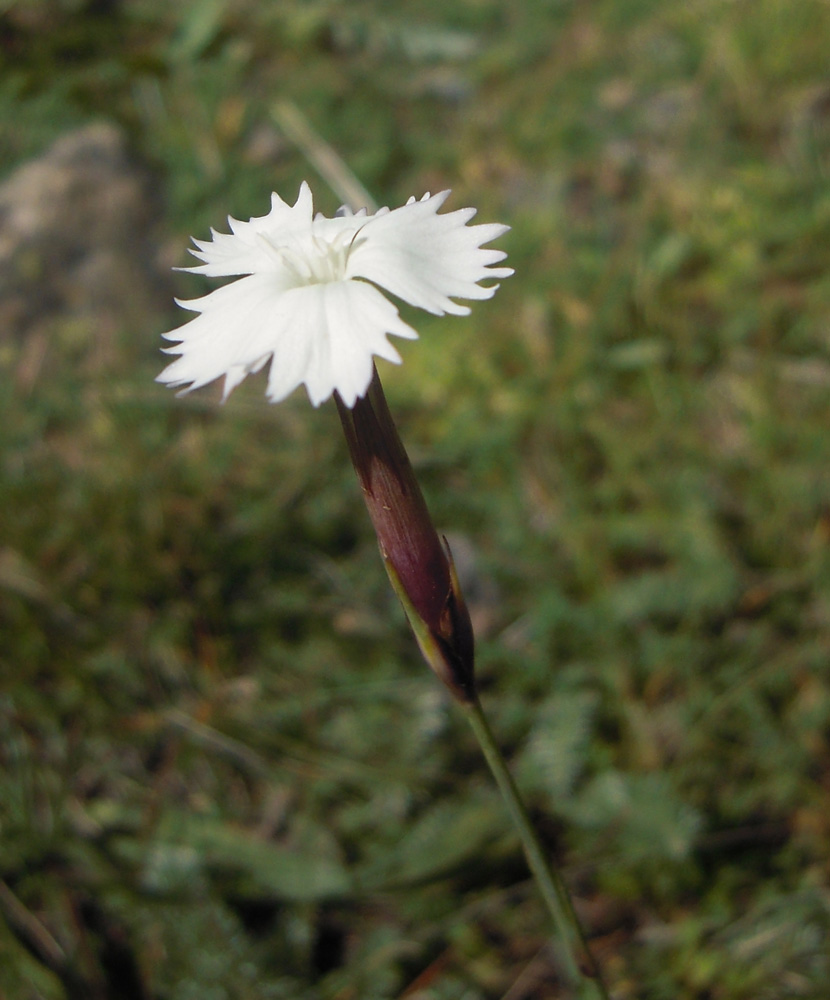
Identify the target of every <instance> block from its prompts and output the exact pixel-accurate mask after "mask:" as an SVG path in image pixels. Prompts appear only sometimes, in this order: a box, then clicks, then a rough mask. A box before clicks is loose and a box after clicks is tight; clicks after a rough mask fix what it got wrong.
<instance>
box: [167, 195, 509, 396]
mask: <svg viewBox="0 0 830 1000" xmlns="http://www.w3.org/2000/svg"><path fill="white" fill-rule="evenodd" d="M448 195H449V191H442V192H441V193H439V194H435V195H430V194H425V195H424V196H423V198H421V199H420V201H416V200H415V199H414V198H410V200H409V201H408V202H407V203H406V204H405V205H403V206H401V207H400V208H396V209H393V210H390V209H388V208H382V209H380V210H378V211H377V212H375V213H374V214H372V215H370V214H368V213H367V212H366V211H365V210H363V211H360V212H352V211H350V210H349V209H348V208H345V207H344V208H341V209H340V210H339V211H338V213H337V214H336V215H335V216H334V218H331V219H329V218H326V217H325V216H323V215H320V214H318V215H316V216H315V215H313V208H312V198H311V191H310V189H309V187H308V185H307V184H306V183H305V182H303V184H302V185H301V187H300V193H299V196H298V197H297V201H296V203H295V204H294V205H288V204H287V203H286V202H284V201H283V200H282V199H281V198H280V197H279V195H277V194H273V195H272V196H271V211H270V212H269V213H268V214H267V215H264V216H261V217H259V218H252V219H250V220H249V221H248V222H240V221H238V220H236V219H232V218H229V219H228V223H229V225H230V228H231V233H230V234H225V233H218V232H216V231H215V230H211V239H210V240H196V239H194V240H193V243H194V244H195V246H196V249H195V250H191V251H190V252H191V253H192V254H193V255H194V256H195V257H197V258H198V259H199V260H201V261H202V263H201V264H198V265H196V266H194V267H190V268H182V270H187V271H192V272H195V273H197V274H204V275H207V276H208V277H212V278H216V277H236V278H237V280H236V281H232V282H230V283H229V284H226V285H224V286H223V287H221V288H218V289H216V290H215V291H212V292H210V293H209V294H207V295H204V296H202V297H201V298H198V299H193V300H189V301H184V302H182V301H179V302H178V304H179V305H180V306H182V308H184V309H190V310H192V311H193V312H196V313H198V315H197V316H196V317H195V318H194V319H192V320H190V321H189V322H188V323H185V324H184V326H181V327H179V328H178V329H176V330H172V331H170V332H169V333H165V334H164V337H165V338H166V339H168V340H174V341H178V343H176V344H175V345H174V346H172V347H168V348H166V351H167V353H169V354H176V355H179V357H177V358H176V360H175V361H173V362H172V364H170V365H168V366H167V368H165V369H164V371H163V372H162V373H161V374H160V375H159V376H158V381H159V382H164V383H165V384H167V385H171V386H183V387H184V391H185V392H189V391H191V390H193V389H198V388H199V387H200V386H203V385H207V383H209V382H212V381H214V379H217V378H220V377H222V376H224V378H225V385H224V398H227V396H228V394H229V393H230V392H231V391H232V390H233V389H234V388H235V387H236V386H237V385H239V383H240V382H241V381H242V380H243V379H244V378H245V376H246V375H248V374H250V373H252V372H257V371H259V370H260V369H262V368H263V367H264V366H265V365H266V364H267V363H268V362H269V361H270V363H271V367H270V370H269V375H268V388H267V395H268V398H269V399H270V400H271V401H272V402H275V403H276V402H279V401H280V400H282V399H285V397H286V396H288V395H289V394H290V393H291V392H293V391H294V389H296V388H297V387H298V386H299V385H303V384H304V385H305V387H306V389H307V391H308V395H309V398H310V399H311V402H312V403H313V404H314V405H315V406H318V405H319V404H320V403H322V402H324V401H325V400H326V399H328V398H329V397H330V396H331V395H332V393H334V392H336V393H338V394H339V396H340V398H341V400H342V401H343V403H344V404H345V405H346V406H347V407H349V408H351V407H353V406H354V404H355V401H356V400H357V399H359V398H361V397H363V396H365V394H366V392H367V390H368V388H369V384H370V382H371V381H372V376H373V365H374V363H373V357H375V356H377V357H380V358H384V359H385V360H386V361H392V362H395V363H399V362H400V360H401V359H400V356H399V354H398V352H397V351H396V350H395V348H394V347H393V346H392V344H391V343H390V342H389V340H388V339H387V336H388V335H389V334H392V335H394V336H397V337H404V338H406V339H410V340H411V339H415V338H417V336H418V334H417V333H416V332H415V330H413V328H412V327H411V326H409V324H407V323H405V322H404V321H403V320H402V319H401V317H400V314H399V313H398V310H397V308H396V307H395V306H394V305H393V304H392V303H391V302H390V301H389V299H388V298H387V297H386V296H385V295H384V294H383V293H382V292H381V291H380V289H383V290H385V291H386V292H389V293H391V294H392V295H394V296H396V297H397V298H399V299H402V300H403V301H404V302H407V303H409V305H412V306H417V307H419V308H421V309H425V310H426V311H427V312H430V313H433V314H434V315H436V316H442V315H444V314H445V313H452V314H455V315H465V314H467V313H469V311H470V310H469V308H468V307H467V306H464V305H459V304H458V303H457V302H456V301H454V300H455V299H459V298H460V299H489V298H490V297H491V296H492V295H493V294H494V292H495V290H496V288H497V287H498V285H491V286H489V287H482V286H481V285H480V284H479V282H480V281H482V280H484V279H488V278H504V277H507V276H508V275H510V274H512V273H513V271H512V269H511V268H508V267H494V266H493V265H494V264H497V263H498V262H499V261H501V260H504V258H505V256H506V255H505V254H504V253H503V252H502V251H501V250H493V249H484V248H483V244H485V243H489V242H491V241H492V240H494V239H497V238H498V237H499V236H501V235H503V234H504V233H505V232H506V231H507V229H508V227H507V226H502V225H497V224H489V225H475V226H469V225H467V223H468V222H469V221H470V219H472V217H473V216H474V215H475V209H474V208H462V209H458V210H456V211H453V212H447V213H445V214H443V215H439V214H438V209H439V208H440V207H441V206H442V205H443V204H444V202H445V201H446V199H447V197H448Z"/></svg>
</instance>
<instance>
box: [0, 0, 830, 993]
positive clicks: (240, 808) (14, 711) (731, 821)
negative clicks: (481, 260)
mask: <svg viewBox="0 0 830 1000" xmlns="http://www.w3.org/2000/svg"><path fill="white" fill-rule="evenodd" d="M0 30H1V31H2V37H3V40H4V46H3V60H4V63H3V72H2V76H0V111H2V113H0V150H2V156H3V162H4V164H5V165H6V171H7V172H10V171H11V170H12V169H13V167H14V166H15V165H16V164H18V163H21V162H23V161H25V160H26V159H27V158H28V157H31V156H33V155H36V154H38V153H40V152H41V151H43V150H44V149H45V148H46V146H47V145H48V144H49V142H50V141H51V140H52V139H54V138H55V137H57V136H58V135H60V134H62V133H63V132H64V131H65V130H67V129H70V128H73V127H76V126H78V125H79V124H82V123H84V122H86V121H89V120H90V119H98V118H102V117H104V118H108V119H113V120H115V121H117V122H118V123H119V124H120V125H121V126H122V127H124V128H125V129H126V130H127V132H128V134H129V136H130V140H131V143H132V145H133V148H134V150H135V152H136V155H138V156H140V157H141V158H142V159H143V160H144V161H145V162H147V163H148V164H149V165H150V166H151V167H152V169H153V170H154V172H155V176H156V177H157V179H158V187H159V188H160V190H161V191H162V193H163V212H162V213H161V214H160V217H159V219H158V234H159V238H160V239H162V240H163V241H164V244H165V246H167V247H169V248H170V250H169V251H168V255H169V256H170V257H171V260H174V261H175V262H181V261H183V259H184V247H185V244H186V240H187V237H188V236H189V235H190V234H194V235H197V236H204V235H205V234H206V232H207V229H208V227H209V226H210V225H215V226H217V227H220V226H221V224H222V220H223V219H224V217H225V215H227V214H228V213H231V214H233V215H235V216H237V217H247V216H249V215H251V214H261V213H262V212H263V211H265V209H266V207H267V197H268V194H269V192H270V191H271V190H272V189H277V190H279V191H280V192H281V193H282V194H283V195H284V196H286V197H290V196H293V194H294V193H295V191H296V189H297V187H298V185H299V182H300V180H301V179H302V178H303V177H308V178H309V180H311V181H312V182H313V187H314V189H315V194H316V198H317V202H318V204H319V207H320V208H321V209H322V210H325V211H330V210H332V209H333V208H336V207H337V199H336V197H335V196H334V194H333V193H331V192H330V191H328V190H327V189H326V188H325V186H324V185H323V184H322V183H321V182H320V181H319V180H318V179H317V178H315V177H314V176H313V175H312V173H311V170H310V168H309V165H308V164H307V162H306V161H305V159H304V157H303V155H302V153H301V152H300V151H298V150H297V149H296V148H294V147H293V146H292V145H291V144H290V143H289V142H288V141H287V140H286V139H285V138H284V137H283V136H282V134H281V132H280V131H279V129H278V127H277V126H276V125H275V123H274V118H273V114H272V111H273V107H274V104H275V102H276V101H277V100H285V99H288V100H291V101H293V102H294V104H295V105H296V106H297V107H299V108H300V109H301V110H302V112H303V113H304V114H305V116H306V117H307V118H308V119H309V121H310V122H311V123H312V124H313V125H314V127H315V128H316V129H317V130H318V132H319V133H320V134H321V135H322V136H323V137H324V138H325V139H326V140H327V141H328V142H329V143H331V144H332V145H333V146H334V148H336V149H337V151H338V152H339V154H340V155H341V156H342V157H343V160H344V162H345V163H347V164H348V165H349V167H350V168H351V169H353V170H354V171H355V173H356V174H357V176H358V177H359V178H360V180H361V181H362V182H363V183H364V184H365V185H366V187H367V188H368V189H369V190H370V191H371V192H372V193H373V194H374V196H375V197H376V198H377V200H378V201H379V202H380V203H382V204H398V203H400V202H401V201H403V200H405V198H407V197H408V196H409V195H410V194H413V193H415V194H418V195H420V194H421V193H422V192H423V191H424V190H439V189H441V188H444V187H452V188H453V189H454V191H453V196H452V200H451V207H461V206H462V205H465V204H475V205H478V206H479V208H480V217H481V219H482V221H493V220H497V221H504V222H509V223H510V224H511V225H512V227H513V229H512V231H511V233H510V234H509V236H508V237H506V238H505V239H504V241H503V244H504V246H505V248H506V249H507V250H508V251H509V252H510V263H511V264H512V265H513V266H514V267H515V268H516V272H517V273H516V276H515V277H514V278H512V279H511V280H510V281H508V282H506V283H505V285H504V287H503V288H502V289H501V290H500V292H499V294H498V295H497V296H496V298H495V299H494V300H493V301H492V302H491V303H488V304H487V305H486V306H480V307H477V308H476V309H475V310H474V315H473V317H472V319H469V320H456V319H452V318H447V319H442V320H433V319H429V318H422V317H417V319H413V322H415V324H416V325H417V327H418V329H419V330H420V332H421V334H422V337H421V340H420V341H419V342H418V343H417V344H415V345H405V346H404V352H403V353H404V355H405V364H404V366H403V367H402V368H401V369H400V370H397V369H389V368H388V367H387V368H386V369H385V370H384V371H383V372H382V375H383V377H384V382H385V387H386V391H387V394H388V395H389V397H390V403H391V405H392V407H393V410H394V411H395V412H396V414H397V415H398V417H399V423H400V428H401V432H402V436H403V437H404V440H405V441H406V442H407V444H408V446H409V447H410V451H411V454H412V456H413V460H414V461H415V464H416V467H417V469H418V472H419V474H420V475H421V476H422V480H423V484H424V488H425V491H426V493H427V495H428V499H429V501H430V503H431V506H432V509H433V512H434V514H435V517H436V520H437V522H438V523H439V525H440V526H441V527H442V528H446V530H448V531H450V532H455V533H456V534H458V535H460V536H461V539H462V542H463V543H466V545H467V548H469V550H470V552H471V553H472V554H473V555H474V560H473V558H472V557H471V559H470V563H471V565H470V566H469V568H468V575H469V577H470V581H469V583H468V584H467V587H468V590H469V592H470V594H471V596H472V601H471V603H472V605H473V613H474V616H475V617H476V619H477V621H478V622H479V633H480V643H479V648H480V653H479V661H480V666H479V672H480V676H481V682H482V687H483V690H484V695H483V697H484V701H485V704H486V706H487V709H488V712H489V713H490V715H491V717H492V720H493V724H494V728H495V729H496V731H497V733H498V735H499V737H500V739H501V741H502V743H503V745H504V747H505V749H506V751H507V752H508V754H509V755H510V758H511V760H512V762H513V765H514V768H515V771H516V774H517V776H518V777H519V780H520V783H521V785H522V788H523V789H524V791H525V792H526V794H527V796H528V798H529V800H530V804H531V808H532V811H533V812H534V815H535V817H536V818H537V820H538V822H539V823H541V824H542V829H543V832H544V835H545V838H546V842H547V843H548V844H549V846H550V850H551V851H552V852H554V853H555V854H556V856H557V857H558V858H559V860H560V861H561V862H562V864H563V865H564V868H565V872H566V876H567V879H568V881H569V883H570V885H571V887H572V890H573V892H574V894H575V896H576V899H577V905H578V908H579V909H580V911H581V912H582V914H583V916H584V918H585V922H586V924H587V925H588V926H589V928H590V929H591V931H592V933H593V936H594V944H595V948H596V951H597V953H598V956H599V959H600V961H601V963H602V965H603V966H604V968H605V970H606V973H607V978H608V980H609V983H610V985H611V987H612V989H613V992H614V996H615V997H617V998H619V1000H627V998H631V1000H634V998H637V1000H639V998H644V997H647V998H654V1000H663V998H665V1000H765V998H768V1000H784V998H788V997H792V998H797V997H798V998H800V997H813V998H816V1000H818V998H820V997H823V996H824V995H825V993H826V982H827V978H828V973H830V968H829V967H828V954H830V951H829V950H828V946H827V943H828V930H830V897H829V896H828V893H827V888H826V886H827V865H828V862H827V859H828V853H829V852H828V846H829V844H830V827H829V826H828V821H827V816H828V793H827V783H828V768H830V740H829V738H828V734H829V733H830V694H828V690H830V688H828V679H829V678H828V673H830V668H829V667H828V652H830V639H828V635H829V634H830V633H829V632H828V618H829V617H830V564H829V563H828V542H829V541H830V520H829V519H828V473H827V469H828V458H830V455H829V454H828V444H827V441H828V437H827V426H828V422H829V421H830V393H828V386H830V364H828V359H827V346H828V339H827V338H828V333H827V330H828V326H827V323H828V319H827V317H828V307H829V306H830V279H828V275H829V274H830V249H828V247H830V240H828V236H830V198H828V193H827V191H828V188H827V178H828V170H830V116H828V93H829V92H828V90H827V84H826V51H827V41H828V38H830V7H828V5H827V4H825V3H820V2H818V0H815V2H813V0H801V2H800V3H799V4H798V5H792V4H788V3H784V2H782V0H756V2H755V3H753V4H752V5H750V4H747V3H742V2H733V3H728V4H726V3H720V2H718V3H715V2H704V0H701V2H697V3H692V4H684V5H669V4H664V3H656V2H648V0H605V2H601V0H597V2H594V3H590V4H577V3H569V2H562V3H543V2H541V0H537V2H534V3H527V4H525V5H523V6H519V7H515V6H514V7H510V6H509V5H503V4H501V5H500V4H495V3H490V2H486V0H485V2H479V3H473V2H458V3H456V4H450V5H447V4H437V3H435V2H433V0H420V2H417V3H413V4H411V5H407V6H406V8H405V9H403V8H401V9H400V10H398V9H395V10H392V8H388V7H387V6H386V5H382V4H376V3H371V2H357V3H350V4H348V5H346V4H337V3H312V4H306V3H299V2H297V3H285V4H279V5H276V4H275V5H268V4H257V3H253V2H243V3H233V4H231V3H229V2H225V0H204V2H195V0H190V2H188V3H182V4H179V5H168V4H162V3H158V2H156V0H133V2H122V3H120V4H118V3H114V4H92V3H88V4H86V5H82V4H78V3H70V2H68V0H67V2H50V3H47V2H45V0H44V2H41V3H37V2H35V3H17V4H15V3H11V4H5V5H4V8H3V13H2V15H0ZM177 280H178V282H179V283H178V285H177V287H178V288H179V289H180V291H181V293H182V294H184V295H185V296H190V295H194V294H197V291H198V288H197V286H198V281H197V279H195V278H189V277H182V278H180V279H177ZM176 322H178V317H177V316H175V310H174V309H173V308H172V306H171V310H170V315H169V317H166V318H164V319H163V320H162V322H161V323H159V322H158V320H157V319H156V318H148V319H147V321H146V323H144V324H136V321H135V320H129V321H128V320H127V319H126V318H125V320H124V323H123V328H122V329H119V330H117V331H115V332H114V333H113V334H112V337H113V344H112V345H111V349H110V350H108V351H106V352H101V351H100V349H98V348H96V347H95V346H93V345H92V342H91V338H90V337H89V336H88V335H85V332H84V331H83V330H82V329H81V330H79V329H78V328H77V325H74V326H73V324H72V322H71V321H70V320H69V319H67V318H65V317H63V318H62V317H61V316H59V315H55V316H53V317H52V318H51V320H50V323H51V326H50V328H49V349H48V352H47V354H46V357H45V361H44V363H43V365H42V366H41V368H40V373H39V376H38V377H37V378H36V379H35V380H34V382H32V383H29V382H26V380H25V379H23V380H21V371H22V367H23V364H24V360H25V357H26V344H25V343H17V342H13V341H12V340H11V339H10V338H9V337H8V336H5V337H2V338H0V364H2V367H3V378H2V379H0V456H2V457H1V458H0V509H2V511H3V514H2V518H0V734H2V735H0V758H2V761H3V767H2V769H1V770H0V876H2V883H0V911H2V913H3V915H4V917H5V923H0V996H8V997H9V998H15V1000H16V998H18V997H20V998H32V1000H41V998H42V1000H64V998H66V1000H74V998H80V997H83V998H85V1000H87V998H91V1000H98V998H110V997H118V998H119V1000H121V998H126V1000H133V998H136V1000H143V998H151V997H152V998H154V1000H156V998H159V1000H161V998H170V1000H188V998H191V997H193V998H195V997H199V998H203V997H211V998H213V997H216V998H222V1000H224V998H240V1000H241V998H245V1000H260V998H262V1000H265V998H277V997H279V998H282V997H285V998H292V1000H294V998H308V1000H318V998H319V1000H347V998H375V997H377V998H386V997H401V996H403V995H406V996H408V997H419V998H429V1000H443V998H456V997H464V998H465V1000H479V998H481V1000H491V998H492V1000H496V998H511V1000H516V998H518V997H521V996H528V997H529V996H533V997H539V998H544V997H551V998H553V997H558V996H562V993H561V991H558V988H557V986H556V980H555V975H554V973H553V971H552V967H551V963H550V956H549V954H548V952H547V951H546V947H545V946H546V941H547V935H548V928H547V925H546V922H545V917H544V914H543V912H542V908H541V906H540V904H539V902H538V900H537V898H536V896H535V894H534V891H533V889H532V887H531V886H530V885H529V883H528V881H527V874H526V870H525V868H524V865H523V862H522V859H521V855H520V851H519V847H518V844H517V842H516V840H515V838H514V837H513V835H512V833H511V831H510V828H509V825H508V822H507V820H506V818H505V816H504V815H503V812H502V809H501V806H500V804H499V802H498V800H497V798H496V796H495V793H494V790H493V789H492V787H491V785H490V783H489V781H488V778H487V775H486V773H485V771H484V767H483V765H482V763H481V761H480V759H479V757H478V755H477V752H476V748H475V744H474V743H473V741H472V738H471V736H470V735H469V734H468V732H467V731H466V723H465V721H464V720H463V719H462V718H460V717H459V716H458V715H457V714H456V713H455V712H454V711H453V708H452V706H451V705H449V704H447V702H446V699H445V698H444V696H443V694H442V692H441V691H439V690H438V689H437V684H436V683H435V681H434V679H433V677H432V676H431V675H430V674H429V671H427V670H426V669H425V668H424V666H423V665H422V663H421V662H420V660H419V656H418V653H417V650H416V649H415V648H414V644H413V642H412V641H411V639H410V637H409V636H408V634H407V632H406V628H405V624H404V621H403V616H402V614H401V612H400V610H399V609H398V608H397V606H396V604H395V600H394V597H393V596H392V595H391V593H390V592H389V589H388V585H387V583H386V580H385V575H384V573H383V571H382V567H381V565H380V562H379V560H378V558H377V553H376V550H375V544H374V540H373V537H372V535H371V530H370V527H369V525H368V521H367V519H366V517H365V513H364V511H363V510H362V508H361V500H360V497H359V495H358V490H357V487H356V484H355V483H354V481H353V476H352V473H351V469H350V466H349V460H348V456H347V454H346V449H345V446H344V444H343V442H342V441H341V440H340V437H339V428H338V424H337V417H336V414H335V412H334V408H333V407H329V406H325V407H323V408H321V410H319V411H313V410H312V409H311V408H310V407H309V406H308V405H307V402H306V401H305V400H304V399H302V398H301V394H298V395H297V398H293V399H292V400H290V401H289V402H287V403H286V404H283V405H281V406H279V407H269V406H267V405H266V404H265V402H264V401H263V398H262V393H261V385H259V384H251V385H247V384H246V385H244V386H242V387H241V388H240V389H239V390H237V392H236V393H235V395H234V397H233V398H232V400H231V401H230V402H229V403H228V404H227V405H226V406H225V407H224V408H221V409H220V408H218V407H216V406H215V403H214V400H215V394H212V393H211V392H204V393H201V394H199V395H197V396H196V397H190V398H189V399H187V400H186V401H178V400H176V399H175V397H174V396H173V395H172V394H170V393H168V392H165V391H164V390H162V389H161V388H160V387H157V386H154V385H153V381H152V379H153V377H154V375H155V374H156V372H157V371H158V370H159V367H160V361H159V358H158V354H157V349H158V346H159V343H160V341H159V337H158V334H159V332H160V330H162V329H166V328H168V326H169V325H172V324H174V323H176ZM407 991H408V992H407Z"/></svg>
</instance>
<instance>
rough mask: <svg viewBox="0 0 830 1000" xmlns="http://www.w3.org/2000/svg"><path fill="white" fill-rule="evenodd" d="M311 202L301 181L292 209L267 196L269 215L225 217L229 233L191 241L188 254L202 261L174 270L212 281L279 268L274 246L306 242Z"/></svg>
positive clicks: (274, 194) (309, 226)
mask: <svg viewBox="0 0 830 1000" xmlns="http://www.w3.org/2000/svg"><path fill="white" fill-rule="evenodd" d="M311 216H312V198H311V189H310V188H309V186H308V184H306V182H305V181H303V183H302V185H301V186H300V193H299V194H298V196H297V201H296V202H295V203H294V205H289V204H287V203H286V202H284V201H283V200H282V198H280V196H279V195H278V194H277V193H276V192H274V193H273V194H272V195H271V211H270V212H269V213H268V214H267V215H261V216H258V217H256V218H252V219H249V220H248V221H247V222H240V221H239V220H238V219H233V218H231V217H230V216H228V225H229V226H230V228H231V232H230V233H217V232H216V230H215V229H211V231H210V236H211V238H210V240H196V239H194V240H193V243H194V245H195V246H196V249H195V250H191V251H190V253H192V254H193V256H194V257H198V258H199V260H201V261H204V263H202V264H197V265H195V266H194V267H182V268H178V270H180V271H190V272H191V273H193V274H206V275H208V276H209V277H212V278H218V277H225V276H230V275H237V274H255V273H256V272H257V271H270V270H274V269H275V268H278V267H279V258H278V256H277V255H275V253H274V243H273V241H274V240H276V242H277V245H286V244H288V245H290V244H291V243H293V242H296V241H298V240H301V239H302V238H303V237H305V238H308V236H310V234H311Z"/></svg>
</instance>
